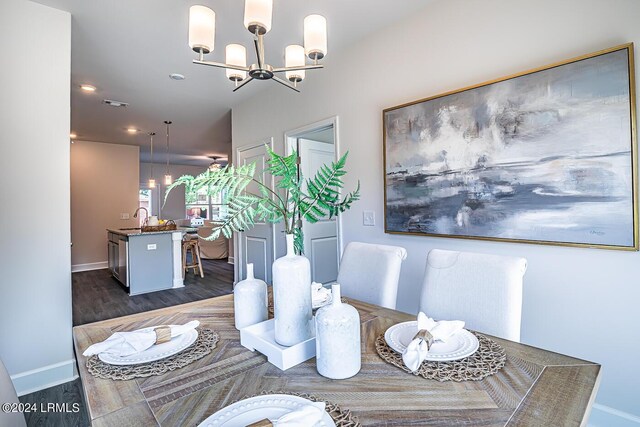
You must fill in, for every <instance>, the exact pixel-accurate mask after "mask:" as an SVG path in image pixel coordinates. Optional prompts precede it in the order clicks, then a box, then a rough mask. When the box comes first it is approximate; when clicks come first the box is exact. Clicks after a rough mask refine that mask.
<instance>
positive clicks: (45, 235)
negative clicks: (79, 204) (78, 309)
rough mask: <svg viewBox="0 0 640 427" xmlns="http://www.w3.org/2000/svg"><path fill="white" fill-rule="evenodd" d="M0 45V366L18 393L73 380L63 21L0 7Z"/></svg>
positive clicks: (13, 0) (67, 62)
mask: <svg viewBox="0 0 640 427" xmlns="http://www.w3.org/2000/svg"><path fill="white" fill-rule="evenodd" d="M0 44H1V50H2V57H3V59H2V79H0V93H2V107H0V108H1V109H2V110H1V113H0V129H2V132H1V133H0V141H1V143H0V182H2V185H1V186H0V201H1V204H2V209H1V214H0V233H1V235H2V239H1V240H0V271H1V272H2V275H1V276H0V277H1V279H0V358H2V360H3V361H4V363H5V364H6V366H7V369H8V371H9V373H10V374H11V376H12V378H13V380H14V385H15V386H16V388H17V389H18V392H19V393H24V392H28V391H30V390H32V389H40V388H44V387H46V386H48V385H53V384H56V383H60V382H66V381H69V380H71V379H73V377H74V367H75V359H74V355H73V349H72V338H71V258H70V253H71V251H70V242H71V237H70V233H69V118H70V117H69V112H70V103H69V93H70V86H69V78H70V75H71V16H70V15H69V14H68V13H67V12H62V11H59V10H56V9H51V8H49V7H45V6H42V5H40V4H36V3H32V2H30V1H26V0H3V1H2V3H1V6H0ZM25 165H28V167H25Z"/></svg>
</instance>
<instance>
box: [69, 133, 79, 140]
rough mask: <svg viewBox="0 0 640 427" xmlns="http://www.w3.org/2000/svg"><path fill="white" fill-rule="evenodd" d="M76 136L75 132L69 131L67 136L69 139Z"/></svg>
mask: <svg viewBox="0 0 640 427" xmlns="http://www.w3.org/2000/svg"><path fill="white" fill-rule="evenodd" d="M77 137H78V135H76V134H75V132H71V133H70V134H69V138H71V139H76V138H77Z"/></svg>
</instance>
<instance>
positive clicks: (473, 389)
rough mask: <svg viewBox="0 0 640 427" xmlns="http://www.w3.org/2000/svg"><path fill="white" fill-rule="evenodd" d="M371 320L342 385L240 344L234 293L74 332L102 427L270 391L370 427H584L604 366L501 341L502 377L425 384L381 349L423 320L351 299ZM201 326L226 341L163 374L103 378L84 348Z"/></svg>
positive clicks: (194, 414) (189, 413)
mask: <svg viewBox="0 0 640 427" xmlns="http://www.w3.org/2000/svg"><path fill="white" fill-rule="evenodd" d="M348 302H349V304H351V305H352V306H354V307H355V308H356V309H357V310H358V312H359V315H360V321H361V348H362V369H361V370H360V372H359V373H358V374H357V375H355V376H354V377H352V378H348V379H344V380H332V379H328V378H324V377H322V376H321V375H319V374H318V372H317V370H316V364H315V359H310V360H307V361H306V362H303V363H301V364H299V365H297V366H294V367H292V368H289V369H287V370H285V371H282V370H280V369H279V368H277V367H276V366H274V365H272V364H271V363H269V362H268V361H267V358H266V357H265V356H263V355H262V354H260V353H259V352H257V351H255V352H254V351H250V350H248V349H247V348H245V347H243V346H242V345H241V344H240V333H239V332H238V330H236V328H235V327H234V314H233V295H225V296H220V297H216V298H211V299H206V300H201V301H197V302H192V303H188V304H182V305H177V306H173V307H168V308H163V309H159V310H154V311H148V312H143V313H138V314H134V315H129V316H124V317H118V318H115V319H110V320H105V321H100V322H96V323H90V324H86V325H82V326H76V327H74V328H73V338H74V345H75V351H76V356H77V360H78V368H79V374H80V378H81V380H82V388H83V392H84V398H85V402H86V407H87V410H88V414H89V417H90V419H91V423H92V425H93V426H108V427H112V426H170V427H176V426H197V425H198V424H199V423H200V422H202V421H203V420H205V419H206V418H207V417H209V416H210V415H212V414H213V413H215V412H217V411H218V410H220V409H222V408H224V407H226V406H228V405H229V404H231V403H233V402H235V401H237V400H239V399H242V398H243V397H248V396H254V395H258V394H261V393H265V392H275V393H277V392H286V393H297V394H308V395H312V396H314V397H316V398H318V399H320V400H325V401H330V402H332V403H335V404H337V405H340V407H341V408H344V409H348V410H349V411H351V413H352V414H353V415H354V416H355V417H357V419H358V421H359V422H360V423H361V425H363V426H536V427H538V426H581V425H586V423H587V421H588V418H589V412H590V409H591V406H592V404H593V401H594V399H595V395H596V392H597V389H598V384H599V379H600V365H599V364H596V363H592V362H588V361H585V360H581V359H578V358H574V357H570V356H565V355H562V354H558V353H555V352H552V351H547V350H543V349H540V348H536V347H533V346H530V345H526V344H521V343H517V342H512V341H507V340H504V339H500V338H497V337H491V336H489V338H490V339H492V340H494V341H495V342H497V343H498V344H500V345H501V346H502V347H503V348H504V350H505V353H506V363H505V365H504V367H503V368H502V369H500V370H499V371H498V372H497V373H496V374H494V375H491V376H488V377H486V378H484V379H482V380H479V381H461V382H454V381H445V382H439V381H435V380H430V379H425V378H422V377H420V376H416V375H412V374H409V373H407V372H405V371H403V370H401V369H399V368H398V367H395V366H393V365H391V364H389V363H387V362H385V361H384V360H382V359H381V357H380V356H379V355H378V353H377V352H376V348H375V340H376V338H377V337H378V336H379V335H380V334H382V333H384V331H385V330H386V329H387V328H389V327H390V326H392V325H394V324H397V323H399V322H404V321H408V320H415V316H413V315H410V314H407V313H403V312H400V311H396V310H391V309H388V308H383V307H380V306H377V305H373V304H369V303H365V302H361V301H357V300H355V299H352V298H348ZM191 320H198V321H200V325H201V326H200V327H202V328H209V329H212V330H214V331H215V332H216V333H217V334H218V336H219V341H218V343H217V346H216V347H215V348H214V349H213V350H212V351H211V353H209V354H207V355H206V356H205V357H203V358H201V359H199V360H196V361H194V362H192V363H191V364H189V365H187V366H184V367H182V368H180V369H176V370H173V371H169V372H166V373H164V374H161V375H156V376H149V377H146V378H137V379H131V380H112V379H101V378H97V377H94V376H93V375H92V374H91V373H89V371H88V369H87V366H86V365H87V358H86V357H84V356H83V355H82V353H83V351H84V350H85V349H86V348H87V347H88V346H89V345H91V344H93V343H96V342H100V341H103V340H105V339H106V338H108V337H109V336H110V335H111V334H113V333H114V332H117V331H131V330H136V329H140V328H145V327H152V326H158V325H167V324H183V323H186V322H188V321H191Z"/></svg>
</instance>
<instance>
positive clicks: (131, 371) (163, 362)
mask: <svg viewBox="0 0 640 427" xmlns="http://www.w3.org/2000/svg"><path fill="white" fill-rule="evenodd" d="M219 339H220V337H219V336H218V334H217V333H216V332H214V331H212V330H211V329H200V328H198V338H197V339H196V341H195V342H194V343H193V344H191V345H190V346H189V347H187V348H186V349H184V350H182V351H181V352H180V353H177V354H174V355H173V356H170V357H167V358H165V359H160V360H156V361H155V362H149V363H142V364H140V365H124V366H119V365H109V364H108V363H104V362H103V361H102V360H100V359H99V358H98V356H91V357H90V358H89V359H88V360H87V370H88V371H89V373H90V374H91V375H93V376H94V377H98V378H104V379H111V380H130V379H133V378H144V377H151V376H153V375H160V374H164V373H165V372H168V371H174V370H176V369H179V368H182V367H183V366H186V365H188V364H190V363H191V362H195V361H196V360H198V359H202V358H203V357H204V356H206V355H207V354H209V353H211V351H212V350H213V349H214V348H215V347H216V345H217V344H218V340H219Z"/></svg>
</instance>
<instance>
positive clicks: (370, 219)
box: [362, 211, 376, 227]
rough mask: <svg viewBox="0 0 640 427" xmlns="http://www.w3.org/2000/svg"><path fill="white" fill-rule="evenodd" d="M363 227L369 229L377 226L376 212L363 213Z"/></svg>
mask: <svg viewBox="0 0 640 427" xmlns="http://www.w3.org/2000/svg"><path fill="white" fill-rule="evenodd" d="M362 225H366V226H369V227H371V226H374V225H376V213H375V212H374V211H364V212H362Z"/></svg>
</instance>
